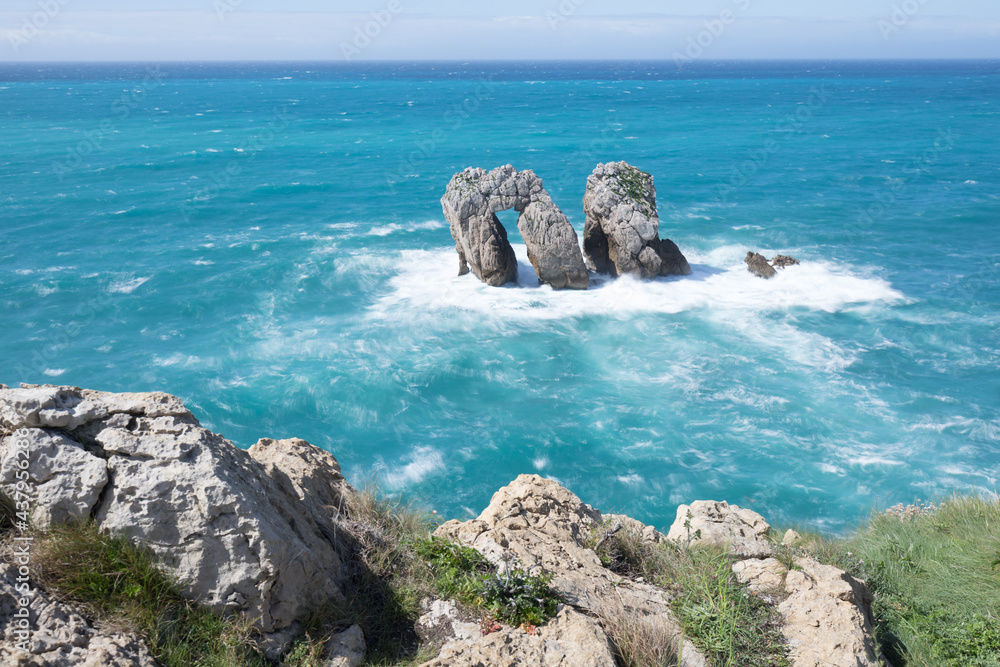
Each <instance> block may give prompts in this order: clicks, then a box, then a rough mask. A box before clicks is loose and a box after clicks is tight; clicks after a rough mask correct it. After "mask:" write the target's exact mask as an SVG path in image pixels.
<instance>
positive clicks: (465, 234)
mask: <svg viewBox="0 0 1000 667" xmlns="http://www.w3.org/2000/svg"><path fill="white" fill-rule="evenodd" d="M441 206H442V208H443V209H444V216H445V218H446V219H447V220H448V224H449V226H450V228H451V235H452V238H454V239H455V249H456V250H457V251H458V258H459V275H464V274H466V273H468V272H469V270H470V269H471V271H472V272H473V273H474V274H476V277H477V278H479V279H480V280H482V281H483V282H484V283H486V284H488V285H494V286H500V285H504V284H506V283H509V282H513V281H515V280H517V258H516V257H515V256H514V249H513V248H511V245H510V242H509V241H508V240H507V230H506V229H504V226H503V225H502V224H501V223H500V220H499V218H497V216H496V213H497V212H498V211H506V210H509V209H514V210H515V211H517V212H518V213H520V214H521V215H520V217H519V218H518V221H517V228H518V230H519V231H520V232H521V236H522V237H524V243H525V245H527V246H528V260H529V261H530V262H531V265H532V266H533V267H535V273H537V274H538V280H539V281H540V282H542V283H545V284H548V285H551V286H552V287H553V288H555V289H587V288H588V287H589V286H590V275H589V274H588V272H587V265H586V264H585V263H584V261H583V254H582V253H581V252H580V244H579V240H578V238H577V235H576V230H575V229H573V225H571V224H570V223H569V220H568V219H567V218H566V216H565V215H564V214H563V212H562V211H561V210H560V209H559V207H558V206H556V204H555V203H554V202H553V201H552V197H550V196H549V193H548V192H546V191H545V188H544V187H542V179H541V178H539V177H538V176H537V175H535V172H533V171H530V170H528V171H522V172H518V171H517V170H516V169H514V167H513V166H511V165H509V164H508V165H505V166H503V167H497V168H496V169H494V170H493V171H490V172H487V171H486V170H485V169H478V168H472V167H470V168H468V169H466V170H465V171H463V172H460V173H458V174H455V176H454V177H452V179H451V181H450V182H449V183H448V189H447V190H446V191H445V195H444V197H442V198H441Z"/></svg>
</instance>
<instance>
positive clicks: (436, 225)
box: [368, 220, 445, 236]
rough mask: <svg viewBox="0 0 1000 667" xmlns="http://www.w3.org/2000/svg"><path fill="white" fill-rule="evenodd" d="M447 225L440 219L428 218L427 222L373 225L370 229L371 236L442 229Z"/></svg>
mask: <svg viewBox="0 0 1000 667" xmlns="http://www.w3.org/2000/svg"><path fill="white" fill-rule="evenodd" d="M443 227H445V223H443V222H441V221H440V220H428V221H427V222H420V223H415V224H408V225H400V224H398V223H395V222H393V223H390V224H388V225H382V226H379V227H372V228H371V229H369V230H368V235H369V236H389V235H390V234H395V233H396V232H419V231H422V230H427V229H441V228H443Z"/></svg>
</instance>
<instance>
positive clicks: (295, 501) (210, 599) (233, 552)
mask: <svg viewBox="0 0 1000 667" xmlns="http://www.w3.org/2000/svg"><path fill="white" fill-rule="evenodd" d="M119 396H120V398H119ZM0 415H2V420H3V421H2V427H3V431H2V433H0V435H2V437H0V480H4V483H5V485H6V486H7V487H8V488H9V480H11V479H14V478H15V477H16V474H17V472H18V471H19V470H20V468H19V466H18V465H17V460H18V456H17V454H16V450H17V449H18V448H19V446H20V445H23V444H24V441H27V443H28V451H29V458H28V468H27V472H28V473H29V480H30V483H31V484H32V485H33V486H34V488H36V489H37V491H38V497H37V499H36V501H35V511H34V518H35V520H36V521H37V522H38V523H39V525H40V526H41V527H43V528H44V527H45V526H47V525H49V524H51V523H53V522H55V523H59V522H61V521H64V520H68V519H72V518H79V517H84V516H88V515H90V516H93V518H94V520H95V522H96V523H97V525H98V526H99V527H100V528H102V529H104V530H108V531H110V532H112V533H116V534H123V535H126V536H128V537H130V538H132V539H133V540H135V541H137V542H141V543H143V544H145V545H147V546H148V547H149V548H151V549H152V550H153V551H154V552H155V553H156V554H157V556H158V557H159V558H160V561H161V563H162V564H163V566H164V567H165V568H166V569H167V570H168V571H169V573H170V574H172V575H173V576H174V577H176V578H178V579H180V580H181V581H182V582H184V585H185V588H184V591H185V594H186V595H187V596H189V597H191V598H192V599H197V600H199V601H200V602H202V603H203V604H206V605H208V606H209V607H212V608H215V609H217V610H227V611H242V612H246V613H247V614H248V615H249V616H250V617H251V618H254V619H259V621H258V624H259V626H260V628H261V629H262V630H263V631H264V632H272V631H275V630H280V629H282V628H286V627H288V626H290V625H291V624H292V623H293V622H295V621H296V620H297V619H298V618H299V617H300V616H302V615H303V614H304V613H305V612H306V611H308V610H309V609H311V608H314V607H316V606H318V605H320V604H323V603H326V602H329V601H331V600H334V601H336V600H339V599H341V596H342V594H341V591H340V585H339V582H340V578H341V576H342V574H341V570H342V568H341V564H342V563H341V558H340V555H339V554H338V551H337V546H338V545H337V541H336V535H337V534H338V531H337V529H336V522H337V521H338V519H337V517H336V515H335V513H334V512H333V511H332V510H331V507H333V506H334V505H336V504H338V503H339V500H338V497H339V496H338V494H342V493H344V492H345V489H348V488H349V487H346V484H345V483H344V482H343V478H342V477H341V476H340V474H339V466H337V465H336V461H334V460H333V459H332V457H329V455H326V454H325V453H322V452H318V451H312V450H310V449H309V447H310V446H309V445H308V444H307V443H305V442H304V441H280V442H276V441H267V443H265V444H259V445H258V446H257V448H256V453H257V455H258V456H260V457H261V459H262V461H263V462H261V461H257V460H255V459H254V458H253V457H252V456H251V455H250V454H248V453H247V452H245V451H242V450H240V449H238V448H236V447H235V446H233V445H232V443H230V442H229V441H227V440H225V439H224V438H222V437H221V436H218V435H216V434H214V433H211V432H210V431H208V430H206V429H204V428H202V427H201V426H200V425H199V424H198V422H197V420H196V419H195V418H194V417H193V416H192V415H191V414H190V413H189V412H188V411H187V410H186V409H185V408H184V406H183V404H182V403H181V402H180V401H179V400H178V399H176V398H174V397H171V396H167V395H165V394H125V395H118V394H108V393H102V392H92V391H87V390H81V389H78V388H75V387H30V388H22V389H7V390H0ZM73 466H77V470H78V471H82V472H83V473H84V474H82V475H80V474H78V475H76V476H74V475H73V474H71V473H70V471H71V468H72V467H73ZM102 466H103V468H102Z"/></svg>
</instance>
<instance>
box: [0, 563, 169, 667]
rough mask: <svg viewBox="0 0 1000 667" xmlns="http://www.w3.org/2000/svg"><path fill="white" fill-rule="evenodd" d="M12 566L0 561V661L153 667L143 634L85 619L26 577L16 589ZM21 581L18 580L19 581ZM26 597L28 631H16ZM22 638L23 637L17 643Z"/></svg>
mask: <svg viewBox="0 0 1000 667" xmlns="http://www.w3.org/2000/svg"><path fill="white" fill-rule="evenodd" d="M17 579H18V573H17V568H16V567H15V566H14V565H11V564H9V563H0V664H3V665H9V666H10V667H15V666H16V667H155V666H156V663H155V662H154V661H153V659H152V657H151V656H150V655H149V651H148V649H147V648H146V645H145V644H144V643H143V641H142V639H140V638H138V637H135V636H132V635H128V634H125V633H121V632H105V631H102V630H100V629H98V628H95V627H93V626H92V625H90V624H89V623H88V622H87V620H86V619H85V618H84V617H83V616H82V615H81V614H80V613H79V612H78V611H77V610H76V609H74V608H73V607H72V606H70V605H66V604H63V603H60V602H57V601H55V600H53V599H52V598H51V597H50V596H48V595H47V594H46V593H45V592H44V591H42V590H41V589H39V588H38V587H37V586H35V584H34V583H31V582H29V583H28V585H29V586H30V592H29V593H28V594H25V593H24V592H23V590H24V589H18V588H17V587H18V586H19V584H18V581H17ZM20 585H23V582H22V584H20ZM25 597H28V598H29V604H30V606H29V607H28V608H29V609H30V610H31V624H30V625H31V634H30V639H28V635H19V634H18V633H19V631H21V632H23V630H22V628H21V620H20V619H19V618H17V614H18V612H19V611H20V609H21V608H22V607H21V605H20V604H19V600H21V599H22V598H25ZM22 642H24V643H22Z"/></svg>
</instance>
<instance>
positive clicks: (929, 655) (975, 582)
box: [826, 496, 1000, 667]
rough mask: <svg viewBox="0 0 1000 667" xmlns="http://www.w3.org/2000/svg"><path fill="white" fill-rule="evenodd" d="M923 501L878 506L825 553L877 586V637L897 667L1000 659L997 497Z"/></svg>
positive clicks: (977, 665)
mask: <svg viewBox="0 0 1000 667" xmlns="http://www.w3.org/2000/svg"><path fill="white" fill-rule="evenodd" d="M920 507H921V506H919V505H917V506H912V507H910V508H903V509H902V510H900V509H898V508H893V510H892V512H891V513H886V512H879V513H876V514H874V515H873V516H872V517H871V519H870V520H869V522H868V524H867V526H866V527H864V528H863V529H862V530H861V531H859V532H858V534H857V535H856V536H854V537H853V538H851V539H849V540H846V541H844V542H841V543H839V544H838V545H837V548H836V549H835V550H832V551H833V553H832V554H831V553H830V551H831V550H830V549H829V548H827V549H826V551H827V559H828V560H833V561H834V563H835V564H837V565H839V566H840V567H844V568H845V569H847V570H849V571H850V572H852V573H853V574H854V575H855V576H857V577H858V578H860V579H863V580H864V581H866V582H867V583H868V585H869V587H870V588H871V589H872V592H873V593H874V595H875V603H874V605H873V611H874V613H875V617H876V631H877V638H878V640H879V642H880V644H881V645H882V648H883V650H884V652H885V654H886V656H887V657H888V658H889V660H890V661H891V662H892V664H893V665H896V667H902V666H904V665H905V666H907V667H1000V570H998V569H997V566H998V558H1000V556H998V554H1000V504H998V502H997V499H996V498H984V497H976V496H972V497H955V498H952V499H950V500H947V501H945V502H943V503H941V504H939V505H938V506H936V507H934V508H933V509H932V510H929V511H927V510H923V511H922V510H921V509H920ZM831 556H832V558H831Z"/></svg>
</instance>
